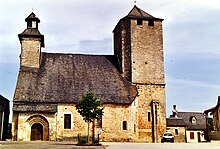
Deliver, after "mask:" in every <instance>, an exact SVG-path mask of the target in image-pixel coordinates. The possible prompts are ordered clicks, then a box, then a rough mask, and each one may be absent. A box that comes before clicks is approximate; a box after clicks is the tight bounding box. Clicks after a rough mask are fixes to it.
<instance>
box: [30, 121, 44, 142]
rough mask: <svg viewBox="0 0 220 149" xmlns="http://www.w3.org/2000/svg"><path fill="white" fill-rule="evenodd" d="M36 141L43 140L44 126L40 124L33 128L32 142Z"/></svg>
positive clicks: (34, 125) (35, 124)
mask: <svg viewBox="0 0 220 149" xmlns="http://www.w3.org/2000/svg"><path fill="white" fill-rule="evenodd" d="M35 140H43V126H42V125H41V124H40V123H34V124H33V125H32V126H31V141H35Z"/></svg>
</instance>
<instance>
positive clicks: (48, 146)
mask: <svg viewBox="0 0 220 149" xmlns="http://www.w3.org/2000/svg"><path fill="white" fill-rule="evenodd" d="M75 144H76V143H75V142H53V141H50V142H49V141H48V142H46V141H27V142H25V141H23V142H19V141H0V149H220V142H214V143H158V144H154V143H120V142H102V146H88V147H86V146H84V147H83V146H76V145H75Z"/></svg>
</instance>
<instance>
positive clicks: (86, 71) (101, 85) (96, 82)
mask: <svg viewBox="0 0 220 149" xmlns="http://www.w3.org/2000/svg"><path fill="white" fill-rule="evenodd" d="M117 68H118V63H117V59H116V57H115V56H113V55H81V54H57V53H42V63H41V66H40V69H39V70H38V71H36V70H35V71H33V70H32V69H30V68H24V67H21V69H20V71H19V76H18V82H17V87H16V91H15V96H14V102H15V105H16V102H19V101H23V102H31V103H33V104H34V103H51V104H52V103H53V104H54V103H75V102H76V101H77V100H78V99H80V98H81V96H82V94H83V93H86V92H88V91H90V92H94V93H95V94H96V95H97V96H98V97H99V98H100V99H101V100H103V101H104V103H106V104H107V103H114V104H130V103H131V102H132V101H133V100H134V98H135V96H136V94H137V91H136V88H135V87H134V86H131V85H130V84H129V82H128V81H127V80H125V79H124V78H123V77H122V76H121V74H120V73H119V71H118V69H117ZM19 108H21V109H19ZM23 109H28V107H26V108H25V107H24V106H23ZM36 109H37V108H35V110H36ZM13 110H20V111H22V107H18V106H17V107H16V106H14V108H13ZM53 110H54V109H53Z"/></svg>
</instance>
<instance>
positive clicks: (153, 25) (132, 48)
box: [113, 6, 166, 142]
mask: <svg viewBox="0 0 220 149" xmlns="http://www.w3.org/2000/svg"><path fill="white" fill-rule="evenodd" d="M162 21H163V19H160V18H155V17H153V16H152V15H150V14H148V13H146V12H145V11H143V10H141V9H140V8H138V7H137V6H134V7H133V9H132V10H131V11H130V12H129V13H128V15H127V16H125V17H124V18H122V19H120V21H119V22H118V24H117V25H116V27H115V29H114V31H113V33H114V55H115V56H117V58H118V61H119V63H120V73H121V74H122V76H123V77H124V78H126V79H127V80H128V81H129V82H130V83H131V84H132V85H135V86H136V87H137V91H138V95H137V97H136V98H135V101H134V102H135V103H136V104H137V134H138V135H137V136H138V140H139V141H147V142H160V140H161V138H160V136H162V135H163V133H164V132H165V131H166V99H165V81H164V56H163V33H162Z"/></svg>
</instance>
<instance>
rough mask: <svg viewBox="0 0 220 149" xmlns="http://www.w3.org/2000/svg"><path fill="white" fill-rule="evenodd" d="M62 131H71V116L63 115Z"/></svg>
mask: <svg viewBox="0 0 220 149" xmlns="http://www.w3.org/2000/svg"><path fill="white" fill-rule="evenodd" d="M64 129H71V114H64Z"/></svg>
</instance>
